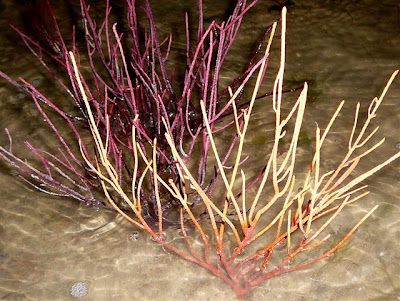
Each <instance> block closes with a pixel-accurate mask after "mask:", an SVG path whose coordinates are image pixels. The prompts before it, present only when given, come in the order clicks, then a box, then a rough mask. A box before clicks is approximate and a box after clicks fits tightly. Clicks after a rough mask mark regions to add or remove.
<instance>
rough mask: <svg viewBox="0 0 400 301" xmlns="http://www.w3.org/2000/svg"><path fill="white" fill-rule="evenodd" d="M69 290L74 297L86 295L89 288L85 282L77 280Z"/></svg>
mask: <svg viewBox="0 0 400 301" xmlns="http://www.w3.org/2000/svg"><path fill="white" fill-rule="evenodd" d="M69 292H70V294H71V296H72V297H74V298H82V297H84V296H86V295H87V293H88V292H89V289H88V287H87V284H86V283H85V282H82V281H79V282H76V283H74V284H73V285H72V287H71V289H70V291H69Z"/></svg>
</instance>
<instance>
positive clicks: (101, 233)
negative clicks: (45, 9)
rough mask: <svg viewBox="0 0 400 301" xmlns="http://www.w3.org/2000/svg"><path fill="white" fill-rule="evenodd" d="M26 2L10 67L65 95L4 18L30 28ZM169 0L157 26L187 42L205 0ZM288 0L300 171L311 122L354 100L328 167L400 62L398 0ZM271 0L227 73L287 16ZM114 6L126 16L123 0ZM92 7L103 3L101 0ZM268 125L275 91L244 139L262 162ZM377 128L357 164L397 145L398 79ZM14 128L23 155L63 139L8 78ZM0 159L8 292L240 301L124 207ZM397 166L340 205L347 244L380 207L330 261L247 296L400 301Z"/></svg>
mask: <svg viewBox="0 0 400 301" xmlns="http://www.w3.org/2000/svg"><path fill="white" fill-rule="evenodd" d="M21 2H22V1H12V0H4V1H1V2H0V11H2V15H1V17H0V18H1V19H0V53H1V57H0V69H1V70H2V71H4V72H6V73H7V74H9V75H11V76H12V77H14V78H16V77H17V76H22V77H24V78H26V79H28V80H29V81H31V82H33V83H34V85H36V86H38V87H39V88H40V90H41V91H43V92H44V93H45V94H46V95H49V96H51V97H53V98H56V97H59V96H62V94H60V93H59V92H58V91H57V89H58V87H57V86H56V85H53V84H52V82H51V80H49V77H48V75H47V74H46V72H45V71H43V69H41V68H40V66H39V64H37V63H36V62H35V59H34V58H33V57H32V56H31V55H30V54H29V53H28V51H27V50H26V49H25V48H24V46H23V43H22V42H21V41H20V40H19V38H18V37H17V35H16V34H15V33H14V32H13V31H12V30H11V29H10V28H9V27H8V23H10V22H13V23H14V24H17V25H19V26H20V27H21V28H22V29H23V30H26V29H28V28H29V27H30V22H31V19H30V18H31V17H32V12H31V11H29V6H28V1H26V6H24V7H21V6H20V5H21ZM68 2H74V3H75V2H77V1H68ZM95 2H97V3H101V2H102V1H95ZM112 2H113V1H112ZM164 2H165V3H164ZM171 2H178V3H179V2H183V1H169V2H168V3H167V2H166V1H164V0H163V1H152V4H153V10H154V13H155V17H156V20H157V24H158V26H159V27H160V28H162V29H161V35H162V34H163V33H167V32H169V31H173V32H174V31H177V30H179V34H178V35H177V40H178V41H179V39H181V41H182V38H183V33H182V29H183V27H182V25H183V22H184V15H183V12H184V11H185V10H190V12H191V15H192V16H193V17H194V16H195V12H196V11H195V8H196V4H195V3H196V1H195V0H188V1H186V3H187V4H185V7H183V6H177V7H176V6H175V4H173V3H171ZM228 2H230V1H205V5H204V11H205V15H206V18H208V19H210V20H211V19H213V18H217V17H219V16H220V15H222V14H223V13H224V12H226V9H227V7H228V6H229V5H228ZM290 2H293V3H294V5H292V6H291V7H290V8H289V14H288V37H287V40H288V42H287V65H286V74H285V78H286V80H285V83H284V86H285V87H287V88H292V87H296V86H298V85H300V84H301V83H302V82H303V81H308V82H309V83H310V87H311V88H310V96H309V98H310V101H309V103H308V105H307V113H306V118H305V124H304V128H303V134H302V141H301V145H300V146H301V147H300V150H299V156H300V157H299V164H300V165H299V166H298V168H297V171H298V172H300V173H301V172H302V171H303V170H304V171H306V170H307V164H308V162H309V161H308V160H309V159H310V156H311V155H312V141H313V139H314V136H313V131H314V129H315V122H317V123H318V124H320V125H321V126H322V127H323V125H324V124H326V122H327V121H328V118H329V116H330V115H331V114H332V113H333V112H334V110H335V108H336V106H337V105H338V103H339V101H340V100H342V99H346V100H347V103H346V107H345V109H344V110H343V112H342V114H340V116H339V117H340V118H339V120H338V121H337V123H336V125H335V127H334V128H333V132H332V135H331V136H330V138H329V140H328V144H327V147H326V148H325V150H324V151H325V153H324V157H323V158H324V162H323V166H324V168H326V169H329V168H332V167H333V166H335V164H337V162H339V159H341V157H340V155H341V154H343V152H344V151H345V150H346V146H347V139H348V135H349V130H350V129H351V124H352V121H353V112H354V108H355V105H356V102H357V101H360V102H361V105H362V112H363V113H365V110H366V108H367V106H368V104H369V101H370V100H371V99H372V98H373V97H374V96H377V95H379V93H380V92H381V90H382V88H383V87H384V85H385V83H386V81H387V79H388V78H389V76H390V74H391V73H392V72H393V71H394V70H395V69H398V68H399V67H400V51H399V47H398V46H399V45H400V4H399V2H398V0H390V1H368V0H358V1H356V0H353V1H350V0H346V1H328V0H326V1H317V0H315V1H290ZM24 3H25V2H24ZM58 3H62V4H59V5H60V6H58V7H57V10H56V11H57V14H59V16H60V17H59V19H60V20H61V26H62V28H63V32H65V33H66V34H69V32H70V31H69V30H70V28H71V24H73V22H75V20H78V22H79V21H80V18H79V7H78V5H77V4H76V3H75V4H71V5H69V4H68V3H67V1H65V2H64V1H61V2H58ZM274 5H276V3H275V1H269V0H268V1H263V0H260V3H259V4H258V5H257V6H256V7H255V8H254V9H253V10H252V11H251V12H250V13H249V15H248V16H247V17H246V18H245V20H244V24H243V27H242V31H241V34H240V36H239V37H238V40H237V42H236V44H235V45H234V49H233V52H232V55H231V56H230V57H229V62H230V63H229V64H227V65H226V67H225V76H226V77H230V76H233V75H235V74H237V72H240V71H241V70H242V69H241V68H243V64H244V63H245V61H246V59H247V57H246V55H248V51H247V50H248V49H250V47H249V46H254V45H255V43H254V42H255V41H256V39H257V36H258V34H259V33H260V30H261V29H262V28H263V27H265V26H267V25H269V24H270V23H271V22H272V21H273V20H274V19H275V18H277V17H278V16H279V11H277V10H275V6H274ZM116 6H117V7H116V8H117V9H116V11H117V12H118V13H119V14H121V16H124V15H125V11H124V8H123V6H120V5H116ZM93 7H94V8H95V9H96V10H98V11H99V12H101V9H100V7H99V6H96V5H94V6H93ZM278 46H279V43H278V39H276V40H275V44H274V47H273V50H272V56H273V58H272V59H271V63H270V67H269V71H268V76H267V80H269V83H268V84H266V86H265V87H264V90H265V91H268V89H270V88H269V87H271V83H272V79H273V76H274V74H275V73H276V70H277V69H276V67H277V61H278V58H279V54H278ZM175 47H176V48H181V49H184V44H183V43H181V42H178V44H177V45H176V46H175ZM289 97H294V95H293V96H289ZM271 121H272V120H271V114H270V100H269V99H265V100H263V101H260V102H259V103H258V104H257V106H256V108H255V112H254V116H253V123H252V126H251V129H250V132H249V136H248V141H249V144H248V145H247V146H246V149H245V153H246V154H249V153H251V154H252V157H251V160H253V161H251V162H254V163H253V164H252V166H253V167H252V168H254V170H258V169H259V168H261V167H262V166H263V161H262V160H261V159H262V158H264V155H263V153H262V152H263V151H265V150H266V148H267V147H268V146H267V145H268V139H266V138H265V137H268V136H270V133H271V130H272V129H271V125H272V122H271ZM374 124H375V125H377V124H379V126H380V135H384V136H386V138H387V139H386V142H385V144H384V146H383V147H382V148H381V149H380V150H379V151H378V152H376V153H374V155H372V156H370V157H369V162H368V160H366V161H365V162H364V163H363V164H362V167H361V169H359V170H362V169H364V170H365V169H366V168H368V167H369V166H372V165H368V164H374V163H378V162H381V161H383V160H384V159H385V158H387V157H389V156H390V155H391V154H393V153H394V152H396V151H397V150H398V148H399V142H400V134H399V128H400V78H397V79H396V81H395V82H394V84H393V86H392V87H391V89H390V91H389V93H388V95H387V97H386V100H385V102H384V103H383V105H382V107H381V109H380V111H379V117H378V118H377V120H376V121H375V123H374ZM5 127H8V128H9V130H10V132H11V133H12V135H13V138H14V144H13V147H14V149H16V150H18V151H19V154H22V156H27V157H29V156H30V155H29V154H28V153H26V154H24V152H25V149H26V148H25V147H24V146H23V141H24V140H25V139H29V140H30V141H32V142H33V143H35V145H40V144H42V145H43V147H45V148H47V149H51V148H52V147H53V148H54V147H56V145H53V143H52V140H51V139H50V138H49V136H48V132H49V129H48V128H46V126H45V124H44V123H43V121H42V118H41V117H40V115H39V114H38V113H37V111H36V108H35V106H34V104H33V102H32V101H31V99H30V98H29V97H28V96H24V95H23V94H21V93H20V92H19V91H17V90H15V89H14V88H13V87H11V86H10V85H9V84H7V83H5V82H4V80H1V82H0V129H1V130H0V142H1V145H7V143H8V139H7V137H6V135H5V133H4V132H3V128H5ZM228 134H229V133H227V135H228ZM253 154H254V155H253ZM251 162H250V163H251ZM0 166H1V173H0V187H1V188H0V189H1V195H0V202H1V203H0V221H1V222H0V223H1V225H0V227H1V228H0V234H1V239H0V262H1V265H0V299H1V300H12V301H16V300H24V301H25V300H26V301H28V300H29V301H30V300H40V301H46V300H74V299H75V298H82V300H93V301H103V300H104V301H110V300H120V301H125V300H141V301H145V300H177V301H183V300H192V301H197V300H202V301H205V300H234V299H235V297H234V293H233V292H232V291H231V290H230V289H229V288H228V287H227V286H226V285H225V284H224V283H222V281H220V280H218V279H216V278H214V277H213V276H211V275H210V274H209V273H208V272H207V271H205V270H203V269H202V268H200V267H197V266H194V265H192V264H191V263H189V262H186V261H184V260H182V259H180V258H178V257H177V256H175V255H172V254H170V253H167V252H165V251H164V250H162V249H161V248H160V247H159V246H158V245H156V244H155V243H154V242H152V241H151V240H150V239H149V238H148V236H147V235H146V234H145V233H143V232H141V231H139V232H135V231H137V230H136V229H135V228H134V227H132V226H131V225H130V224H128V223H127V222H125V221H124V220H122V219H121V218H120V217H119V216H117V215H116V214H115V213H113V212H109V211H106V210H96V209H95V208H87V207H85V206H83V205H81V204H78V203H77V202H75V201H70V200H67V199H60V198H56V197H51V196H48V195H45V194H42V193H39V192H36V191H33V190H31V189H29V188H27V187H25V186H24V185H23V184H22V183H21V182H20V181H19V180H18V179H17V178H16V177H14V176H13V174H15V173H14V172H13V171H12V170H10V169H9V168H8V167H7V166H6V165H4V164H3V163H1V165H0ZM399 166H400V164H399V162H395V163H394V164H392V165H391V166H389V167H388V168H386V169H385V170H384V171H381V172H379V173H378V174H377V175H375V176H374V177H373V178H371V179H370V180H369V181H368V184H369V185H370V188H371V191H372V192H371V194H370V195H369V196H367V197H366V198H365V199H364V200H362V201H361V202H360V203H357V204H354V205H352V206H350V207H349V208H347V209H346V210H344V211H343V213H342V214H341V216H340V217H339V218H338V220H337V222H336V223H335V224H334V225H333V227H332V229H331V230H330V231H331V233H332V234H335V235H334V239H337V240H339V239H340V238H341V235H344V234H345V233H346V232H347V231H348V230H349V229H350V227H351V226H352V225H354V224H355V223H356V222H357V220H358V219H359V218H360V217H361V216H362V215H363V214H364V213H365V212H366V211H367V210H369V209H370V208H371V207H373V206H374V205H375V204H379V208H378V210H377V211H376V212H375V213H374V215H373V216H372V217H371V218H370V219H369V220H368V221H367V223H366V224H364V225H363V226H362V227H361V228H360V229H359V231H358V232H357V233H356V235H354V236H353V237H352V238H351V239H350V241H349V242H348V243H347V244H346V245H345V246H344V247H343V248H342V249H340V251H339V252H338V253H337V254H336V255H335V256H334V257H333V258H330V259H329V260H325V261H323V262H321V263H319V264H316V265H313V266H310V267H308V268H306V269H304V270H302V271H299V272H295V273H290V274H287V275H283V276H280V277H277V278H275V279H271V280H269V281H267V282H265V283H264V284H262V285H261V286H260V287H258V288H257V289H255V290H253V291H252V292H251V293H250V295H249V296H248V298H247V299H246V300H249V301H250V300H251V301H257V300H287V301H299V300H343V301H350V300H351V301H358V300H360V301H361V300H381V301H390V300H399V299H400V244H399V241H398V240H399V238H400V224H399V223H400V221H399V216H400V197H399V195H400V188H399V187H400V185H399V184H400V183H399V179H400V172H399ZM176 239H181V238H180V237H177V238H176Z"/></svg>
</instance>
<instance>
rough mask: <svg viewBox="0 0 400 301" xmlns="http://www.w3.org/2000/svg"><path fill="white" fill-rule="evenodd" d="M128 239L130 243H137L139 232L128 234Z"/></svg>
mask: <svg viewBox="0 0 400 301" xmlns="http://www.w3.org/2000/svg"><path fill="white" fill-rule="evenodd" d="M129 239H130V240H132V241H138V240H139V232H136V231H135V232H132V233H131V234H129Z"/></svg>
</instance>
